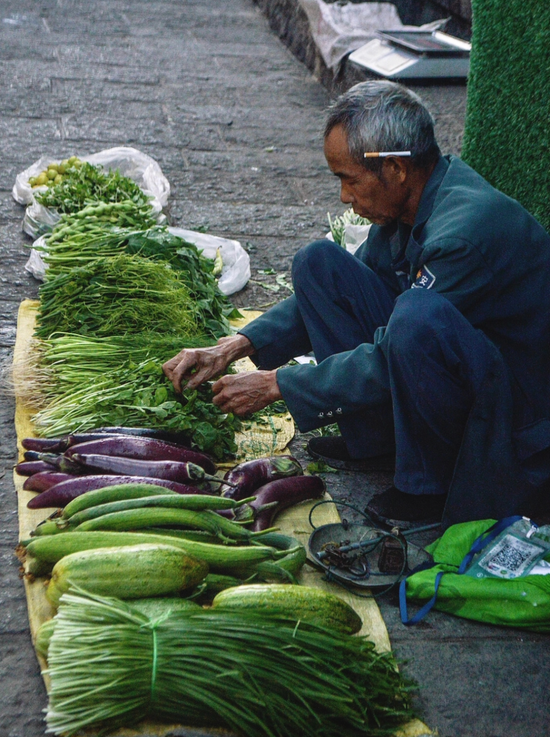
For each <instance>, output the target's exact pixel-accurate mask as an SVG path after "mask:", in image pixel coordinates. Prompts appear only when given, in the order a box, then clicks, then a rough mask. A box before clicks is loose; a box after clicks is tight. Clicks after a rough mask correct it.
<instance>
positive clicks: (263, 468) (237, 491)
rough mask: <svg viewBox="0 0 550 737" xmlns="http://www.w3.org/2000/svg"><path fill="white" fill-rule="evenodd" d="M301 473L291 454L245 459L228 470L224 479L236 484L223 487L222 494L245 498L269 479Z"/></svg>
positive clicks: (234, 497)
mask: <svg viewBox="0 0 550 737" xmlns="http://www.w3.org/2000/svg"><path fill="white" fill-rule="evenodd" d="M301 474H303V469H302V466H301V465H300V463H299V462H298V461H297V460H296V458H293V457H292V456H273V457H272V458H257V459H256V460H254V461H245V462H244V463H239V465H238V466H235V468H232V469H231V470H230V471H228V472H227V473H226V474H225V476H224V480H225V481H227V482H229V483H232V484H236V488H233V489H227V490H226V489H224V491H223V496H227V497H229V498H230V499H237V500H238V499H245V498H246V497H247V496H251V495H252V494H254V492H255V491H256V489H259V488H260V487H261V486H263V485H264V484H267V483H268V482H269V481H274V480H275V479H282V478H286V477H288V476H297V475H301Z"/></svg>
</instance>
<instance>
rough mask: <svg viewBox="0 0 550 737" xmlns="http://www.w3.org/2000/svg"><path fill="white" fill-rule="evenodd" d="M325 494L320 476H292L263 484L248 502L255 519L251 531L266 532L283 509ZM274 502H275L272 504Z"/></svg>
mask: <svg viewBox="0 0 550 737" xmlns="http://www.w3.org/2000/svg"><path fill="white" fill-rule="evenodd" d="M324 493H325V482H324V481H323V479H322V478H321V477H320V476H292V477H291V478H286V479H277V480H275V481H270V482H269V484H265V486H262V488H261V489H260V490H259V491H258V493H257V494H256V499H255V500H254V501H253V502H250V506H251V507H252V509H254V510H256V518H255V520H254V524H253V525H252V530H254V532H258V531H259V530H266V529H267V528H268V527H271V523H272V521H273V520H274V519H275V516H276V515H277V514H279V512H282V510H283V509H287V508H288V507H292V506H294V504H298V502H303V501H306V499H318V498H319V497H322V496H323V494H324ZM274 502H276V503H275V504H274Z"/></svg>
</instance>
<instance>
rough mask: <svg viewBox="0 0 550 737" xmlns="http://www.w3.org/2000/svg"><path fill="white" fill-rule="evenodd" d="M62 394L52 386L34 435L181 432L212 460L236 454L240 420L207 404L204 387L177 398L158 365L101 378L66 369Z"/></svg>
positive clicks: (142, 365) (128, 368)
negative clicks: (98, 430)
mask: <svg viewBox="0 0 550 737" xmlns="http://www.w3.org/2000/svg"><path fill="white" fill-rule="evenodd" d="M65 372H66V373H65V375H66V376H67V377H68V380H67V383H66V389H65V392H64V393H62V394H59V391H60V389H61V386H62V385H61V383H60V381H59V380H58V381H57V382H56V384H55V391H54V396H53V398H52V399H51V401H50V402H49V403H48V404H47V405H46V406H45V407H44V408H43V409H41V410H40V411H39V412H37V413H36V414H35V415H34V416H33V418H32V421H33V424H34V426H35V428H36V430H37V432H38V434H40V435H43V436H45V437H59V436H62V435H68V434H70V433H72V432H79V431H83V430H91V429H93V428H94V427H106V426H127V427H149V428H152V429H154V428H158V429H161V430H168V431H174V432H181V433H184V434H185V435H188V436H189V437H190V438H191V439H192V443H193V446H194V447H196V448H198V449H199V450H202V451H204V452H206V453H210V454H211V455H212V456H214V457H215V458H216V459H218V460H221V459H223V458H227V457H230V456H232V455H234V454H235V452H236V449H237V448H236V444H235V433H236V432H237V431H238V430H239V429H240V427H241V422H240V420H239V419H238V418H237V417H235V416H234V415H232V414H224V413H222V412H221V410H219V409H218V408H217V407H216V405H214V404H212V393H211V391H210V388H209V386H208V385H203V386H201V387H199V389H198V390H195V391H191V390H187V391H184V393H183V394H182V395H178V394H176V392H175V390H174V388H173V386H172V384H171V383H170V381H169V380H168V379H167V378H166V377H165V375H164V374H163V372H162V366H161V363H160V362H159V361H156V360H147V361H143V362H142V363H140V364H137V365H135V364H130V363H126V364H123V365H122V366H121V368H120V369H118V370H116V371H110V372H109V373H106V374H105V375H104V376H99V375H94V374H91V375H90V374H88V378H84V377H85V376H86V374H85V373H80V372H79V371H78V370H77V369H74V368H73V369H71V368H70V367H69V368H66V369H65Z"/></svg>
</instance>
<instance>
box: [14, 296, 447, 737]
mask: <svg viewBox="0 0 550 737" xmlns="http://www.w3.org/2000/svg"><path fill="white" fill-rule="evenodd" d="M37 305H38V303H37V302H36V301H33V300H25V301H24V302H22V303H21V305H20V308H19V315H18V321H17V337H16V342H15V349H14V356H13V361H14V364H16V365H17V364H18V363H19V362H22V361H23V360H24V359H25V356H26V355H27V354H28V352H29V346H30V343H31V340H32V335H33V331H34V322H35V315H36V307H37ZM257 314H259V313H252V314H251V315H248V316H247V317H248V319H249V320H250V319H253V317H255V316H256V315H257ZM243 324H244V323H243ZM238 326H240V325H238ZM249 363H250V366H248V365H246V364H245V365H244V366H242V368H243V369H247V370H248V369H250V368H253V367H254V365H253V364H252V362H251V361H249ZM31 416H32V412H31V410H30V409H29V408H28V407H26V406H25V405H24V403H23V402H22V401H21V399H19V398H18V397H17V396H16V405H15V428H16V431H17V447H18V451H19V457H20V460H21V459H22V458H23V452H24V449H23V447H22V445H21V440H22V439H23V438H27V437H33V436H34V435H35V432H34V428H33V426H32V422H31ZM273 421H274V423H275V421H277V423H278V424H277V425H276V426H280V428H281V429H280V431H279V433H276V443H275V447H272V448H270V450H269V451H268V453H272V452H282V451H284V449H285V447H286V445H287V443H288V442H289V440H290V439H291V438H292V436H293V434H294V424H293V423H292V419H290V423H292V424H290V423H289V421H288V419H286V418H285V417H284V416H283V417H274V418H273ZM255 432H256V433H257V437H259V438H262V436H263V435H264V434H267V433H269V436H270V437H271V438H273V435H274V433H273V430H272V428H271V427H269V428H268V430H265V429H264V428H260V429H259V431H258V430H256V431H255ZM285 438H286V440H285ZM255 439H257V438H255ZM283 441H284V445H283V446H282V447H281V443H282V442H283ZM265 442H268V441H267V440H266V441H265ZM241 447H243V448H245V447H246V437H245V438H244V439H243V441H241ZM264 455H265V454H264ZM13 477H14V485H15V488H16V491H17V499H18V514H19V536H20V539H21V540H25V539H28V537H29V534H30V532H31V530H33V529H34V528H35V527H36V525H37V524H38V523H39V522H41V521H42V520H43V519H45V518H46V517H47V516H48V515H49V514H50V513H51V510H47V509H36V510H31V509H28V508H27V502H28V501H29V500H30V499H32V498H33V497H34V496H36V494H35V492H32V491H24V490H23V483H24V481H25V478H24V477H22V476H19V475H18V474H16V473H15V472H14V474H13ZM326 498H327V499H329V498H330V497H329V496H328V495H327V497H326ZM314 503H315V502H303V503H301V504H298V505H296V506H294V507H291V508H290V509H288V510H285V511H284V512H282V513H281V514H280V515H279V516H278V517H277V520H276V524H277V527H279V529H280V531H281V532H282V533H283V534H285V535H292V536H293V537H295V538H297V539H298V540H299V541H300V542H301V543H302V544H303V545H305V546H306V547H307V542H308V539H309V536H310V534H311V532H312V529H313V528H312V527H311V525H310V524H309V521H308V518H309V512H310V509H311V507H312V506H313V504H314ZM339 521H340V519H339V516H338V513H337V512H336V511H335V508H334V507H333V506H332V505H330V504H323V505H321V506H320V507H319V508H318V509H317V510H316V511H315V515H314V523H315V525H317V526H319V525H324V524H329V523H331V522H339ZM299 582H300V583H302V584H304V585H307V586H316V587H318V588H322V589H325V590H327V591H331V592H332V593H334V594H337V595H338V596H339V597H340V598H342V599H344V601H347V602H348V603H349V604H350V605H351V606H352V607H353V608H354V609H355V611H356V612H357V613H358V614H359V615H360V616H361V619H362V620H363V627H362V629H361V632H360V634H362V635H367V636H368V637H369V639H370V640H372V641H373V642H374V643H375V645H376V647H377V649H378V650H380V651H381V652H382V651H389V650H390V649H391V647H390V641H389V638H388V632H387V630H386V625H385V624H384V620H383V619H382V615H381V614H380V610H379V608H378V605H377V604H376V601H375V600H374V599H359V598H357V597H354V596H353V594H351V593H348V592H347V591H345V590H344V589H342V588H341V587H339V586H337V585H336V584H332V583H328V582H327V581H325V580H324V579H323V576H322V574H321V573H320V572H319V571H317V570H315V569H313V568H312V567H311V566H308V565H306V566H304V568H303V569H302V572H301V574H300V576H299ZM25 590H26V595H27V608H28V612H29V624H30V630H31V636H32V639H33V642H34V639H35V636H36V631H37V629H38V627H39V626H40V625H41V624H42V622H45V621H46V620H47V619H51V617H52V616H53V615H54V611H53V609H52V607H51V605H50V604H49V602H48V600H47V599H46V595H45V587H44V580H43V579H38V580H36V581H35V582H34V583H29V581H27V580H25ZM38 660H39V662H40V665H41V667H42V668H45V665H46V664H45V662H44V661H43V660H42V659H41V658H38ZM44 680H45V683H46V688H48V679H47V677H44ZM175 729H177V730H178V732H177V734H178V737H199V735H200V736H203V737H216V736H218V737H220V736H221V735H229V733H228V732H225V731H223V730H218V729H215V730H204V729H197V728H196V727H192V728H191V727H189V730H188V731H187V728H186V727H183V726H182V725H173V724H172V725H166V724H155V723H152V722H142V723H140V724H139V725H137V726H136V727H132V728H131V729H119V730H117V731H116V732H113V733H111V734H112V735H113V737H114V736H115V735H116V737H138V735H139V736H141V737H168V735H170V734H172V735H173V733H174V730H175ZM79 734H80V733H79ZM82 734H86V735H87V736H88V737H92V735H95V732H93V731H91V730H86V731H85V732H83V733H82ZM431 734H432V732H431V731H430V730H429V729H428V728H427V727H426V726H425V725H424V724H423V723H422V722H420V721H419V720H414V721H412V722H410V723H409V724H407V725H406V726H405V727H404V728H403V729H401V730H400V731H399V732H397V733H396V737H425V735H431Z"/></svg>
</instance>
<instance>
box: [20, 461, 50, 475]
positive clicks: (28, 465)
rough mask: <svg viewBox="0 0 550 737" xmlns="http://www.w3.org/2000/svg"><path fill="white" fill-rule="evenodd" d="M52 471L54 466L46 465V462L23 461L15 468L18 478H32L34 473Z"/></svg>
mask: <svg viewBox="0 0 550 737" xmlns="http://www.w3.org/2000/svg"><path fill="white" fill-rule="evenodd" d="M54 469H55V466H53V465H52V464H51V463H46V461H23V462H22V463H18V464H17V466H16V467H15V471H16V473H18V474H19V475H20V476H33V475H34V474H35V473H42V472H43V471H53V470H54Z"/></svg>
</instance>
